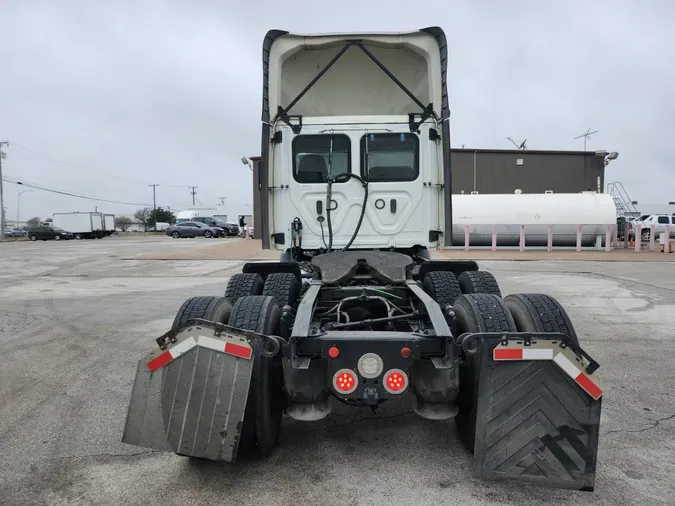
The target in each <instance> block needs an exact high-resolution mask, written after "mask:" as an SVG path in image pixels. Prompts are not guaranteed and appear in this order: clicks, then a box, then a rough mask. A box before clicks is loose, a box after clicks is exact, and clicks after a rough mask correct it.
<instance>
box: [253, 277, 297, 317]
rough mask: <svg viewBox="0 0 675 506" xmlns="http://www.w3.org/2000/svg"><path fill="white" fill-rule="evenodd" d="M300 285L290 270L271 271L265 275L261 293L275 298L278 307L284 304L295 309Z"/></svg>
mask: <svg viewBox="0 0 675 506" xmlns="http://www.w3.org/2000/svg"><path fill="white" fill-rule="evenodd" d="M301 289H302V286H301V284H300V282H299V281H298V278H297V277H296V276H295V274H292V273H290V272H273V273H271V274H269V275H268V276H267V279H266V280H265V286H264V287H263V291H262V294H263V295H270V296H272V297H274V298H275V299H276V301H277V302H278V303H279V306H280V307H282V308H283V307H284V306H286V305H288V306H291V307H292V308H293V309H295V308H296V307H297V306H298V299H299V298H300V290H301Z"/></svg>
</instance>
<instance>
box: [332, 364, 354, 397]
mask: <svg viewBox="0 0 675 506" xmlns="http://www.w3.org/2000/svg"><path fill="white" fill-rule="evenodd" d="M358 386H359V378H358V377H357V376H356V374H355V373H354V371H352V370H351V369H340V370H339V371H338V372H336V373H335V376H333V387H334V388H335V390H336V391H337V392H338V393H341V394H351V393H352V392H353V391H354V390H356V387H358Z"/></svg>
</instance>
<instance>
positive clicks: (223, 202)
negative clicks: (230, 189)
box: [218, 197, 227, 206]
mask: <svg viewBox="0 0 675 506" xmlns="http://www.w3.org/2000/svg"><path fill="white" fill-rule="evenodd" d="M218 198H219V199H220V205H221V206H224V205H225V199H227V197H218Z"/></svg>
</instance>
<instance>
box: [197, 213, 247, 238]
mask: <svg viewBox="0 0 675 506" xmlns="http://www.w3.org/2000/svg"><path fill="white" fill-rule="evenodd" d="M190 221H196V222H198V223H203V224H204V225H206V226H208V227H216V228H220V229H222V231H223V237H225V236H232V235H238V234H239V227H238V226H236V225H235V226H234V227H232V224H231V223H225V222H224V221H222V220H220V219H218V218H214V217H213V216H197V217H195V218H192V219H191V220H190Z"/></svg>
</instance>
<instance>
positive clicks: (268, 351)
mask: <svg viewBox="0 0 675 506" xmlns="http://www.w3.org/2000/svg"><path fill="white" fill-rule="evenodd" d="M194 326H202V327H208V328H211V329H213V330H214V335H215V336H216V337H220V335H221V334H222V333H223V332H225V333H227V332H231V333H234V334H238V335H242V336H244V337H246V338H247V339H248V340H251V339H256V338H258V339H260V340H261V341H262V342H263V349H262V350H261V353H262V355H263V356H264V357H267V358H272V357H275V356H276V355H277V354H278V353H279V352H280V351H281V347H282V346H286V345H287V344H288V342H287V341H286V340H285V339H284V338H282V337H279V336H268V335H265V334H259V333H258V332H252V331H250V330H242V329H237V328H234V327H230V326H228V325H223V324H222V323H217V322H212V321H209V320H203V319H199V318H194V319H192V320H189V321H188V322H187V323H186V324H185V325H184V326H183V327H181V328H180V329H178V330H170V331H169V332H167V333H165V334H163V335H161V336H160V337H158V338H157V339H155V341H156V342H157V345H158V346H159V348H160V349H161V350H166V349H167V347H168V346H169V345H170V344H175V343H176V342H177V340H176V335H177V334H178V333H179V332H182V331H183V330H185V329H186V328H188V327H194Z"/></svg>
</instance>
